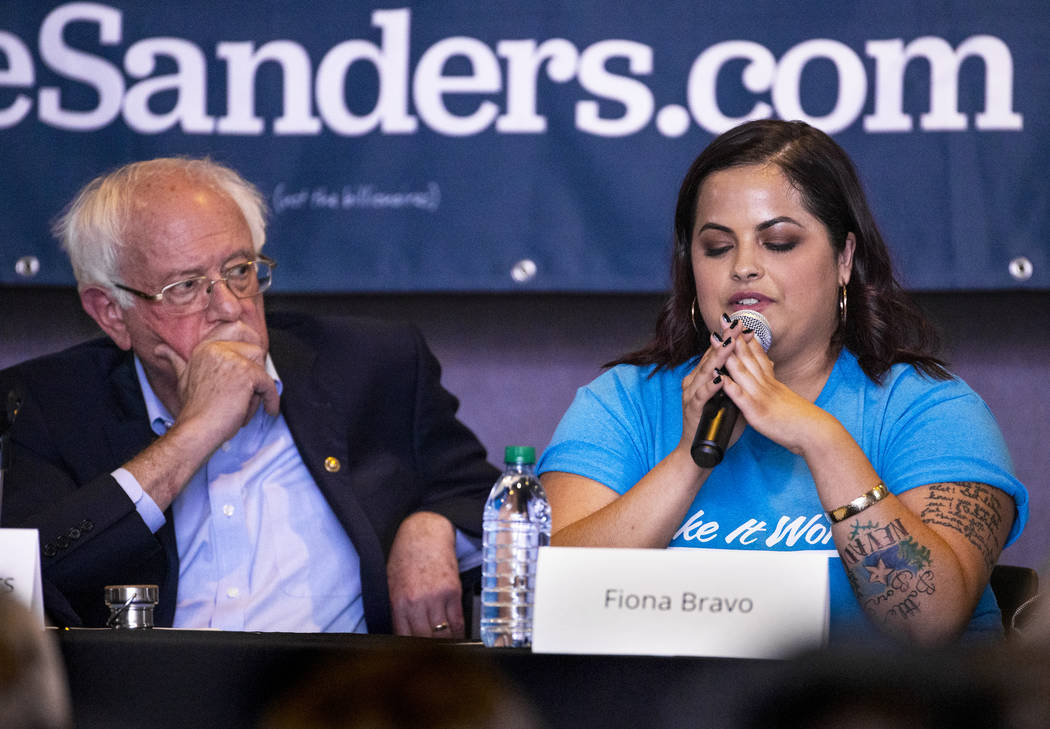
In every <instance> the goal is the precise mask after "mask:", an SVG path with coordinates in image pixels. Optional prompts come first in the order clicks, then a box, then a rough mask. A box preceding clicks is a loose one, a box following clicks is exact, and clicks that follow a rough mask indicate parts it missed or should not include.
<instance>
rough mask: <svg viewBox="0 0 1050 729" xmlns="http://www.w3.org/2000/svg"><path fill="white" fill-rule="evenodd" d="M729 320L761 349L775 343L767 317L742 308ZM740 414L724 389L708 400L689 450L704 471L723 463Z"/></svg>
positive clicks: (766, 348)
mask: <svg viewBox="0 0 1050 729" xmlns="http://www.w3.org/2000/svg"><path fill="white" fill-rule="evenodd" d="M729 318H730V319H733V320H736V321H739V322H740V324H741V325H743V328H744V329H751V330H753V331H754V332H755V338H756V339H758V342H759V344H761V345H762V349H764V350H766V351H767V352H768V351H769V345H771V344H772V343H773V331H772V330H771V329H770V328H769V322H768V321H766V318H765V317H764V316H762V315H761V314H759V313H758V312H757V311H752V310H751V309H741V310H740V311H737V312H735V313H733V314H731V315H730V316H729ZM739 415H740V410H739V409H738V408H737V406H736V403H734V402H733V401H732V400H730V399H729V395H727V394H726V392H725V390H719V391H718V392H716V393H715V394H714V395H713V396H712V397H711V399H710V400H708V401H707V403H706V404H705V405H704V410H703V412H702V413H700V423H699V424H698V425H697V427H696V435H695V436H693V445H692V447H691V448H690V449H689V453H690V454H691V455H692V456H693V461H694V462H695V463H696V465H698V466H700V467H701V468H714V467H715V466H717V465H718V464H719V463H721V462H722V456H724V455H725V452H726V448H728V447H729V436H731V435H732V434H733V426H734V425H736V419H737V416H739Z"/></svg>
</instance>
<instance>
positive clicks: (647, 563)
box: [532, 547, 830, 658]
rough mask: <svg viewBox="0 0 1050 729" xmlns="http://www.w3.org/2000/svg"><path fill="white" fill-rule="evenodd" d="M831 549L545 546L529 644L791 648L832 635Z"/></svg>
mask: <svg viewBox="0 0 1050 729" xmlns="http://www.w3.org/2000/svg"><path fill="white" fill-rule="evenodd" d="M829 554H830V552H826V551H817V552H764V551H754V552H752V551H742V550H724V549H591V548H578V547H543V548H542V549H540V553H539V562H538V564H537V567H536V597H535V600H536V602H535V609H534V613H533V637H532V649H533V651H535V652H537V653H592V654H642V655H688V656H720V657H730V658H785V657H790V656H791V655H793V654H795V653H797V652H799V651H802V650H806V649H810V648H817V647H819V646H822V645H824V644H825V643H826V641H827V631H828V556H829Z"/></svg>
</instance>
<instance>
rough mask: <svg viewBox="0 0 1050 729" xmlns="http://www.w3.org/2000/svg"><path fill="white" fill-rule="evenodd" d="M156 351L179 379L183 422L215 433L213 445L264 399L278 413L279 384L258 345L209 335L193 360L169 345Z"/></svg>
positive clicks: (230, 433)
mask: <svg viewBox="0 0 1050 729" xmlns="http://www.w3.org/2000/svg"><path fill="white" fill-rule="evenodd" d="M156 354H157V355H158V356H160V357H163V358H164V359H166V360H168V362H170V363H171V367H172V369H173V370H174V371H175V376H176V377H177V378H178V396H179V404H178V410H177V411H173V414H174V415H175V417H176V419H177V420H178V421H181V422H182V423H187V422H193V423H197V427H200V428H206V429H207V430H208V431H209V432H210V433H212V435H213V437H214V438H215V446H216V447H218V445H219V444H220V443H221V442H222V441H224V440H227V439H228V438H231V437H232V436H233V435H234V434H236V432H237V431H238V430H240V429H241V428H242V427H244V426H245V425H246V424H247V423H248V421H249V420H251V419H252V416H253V415H254V414H255V411H256V410H258V408H259V403H260V402H262V403H263V405H264V407H265V408H266V412H268V413H269V414H270V415H276V414H277V413H278V411H279V407H280V398H279V396H278V394H277V386H276V385H275V384H274V381H273V378H271V377H270V376H269V375H268V374H267V372H266V352H265V350H263V348H262V347H260V346H259V345H257V344H254V343H248V342H240V341H231V340H211V341H204V342H201V343H200V344H199V345H198V346H197V348H196V349H194V350H193V355H192V356H191V357H190V360H189V362H187V361H186V360H184V359H183V358H182V357H180V356H179V355H178V354H177V353H176V352H175V351H174V350H173V349H172V348H171V347H168V346H167V345H165V344H161V345H158V346H157V349H156Z"/></svg>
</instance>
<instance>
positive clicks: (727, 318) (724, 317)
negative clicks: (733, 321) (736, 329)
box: [722, 311, 729, 324]
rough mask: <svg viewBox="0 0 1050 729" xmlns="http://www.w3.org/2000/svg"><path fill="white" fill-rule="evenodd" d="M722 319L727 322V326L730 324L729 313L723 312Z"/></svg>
mask: <svg viewBox="0 0 1050 729" xmlns="http://www.w3.org/2000/svg"><path fill="white" fill-rule="evenodd" d="M722 319H723V320H724V321H725V323H726V324H728V323H729V314H727V313H725V312H724V311H723V312H722Z"/></svg>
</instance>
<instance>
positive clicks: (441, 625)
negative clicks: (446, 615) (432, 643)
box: [434, 623, 448, 633]
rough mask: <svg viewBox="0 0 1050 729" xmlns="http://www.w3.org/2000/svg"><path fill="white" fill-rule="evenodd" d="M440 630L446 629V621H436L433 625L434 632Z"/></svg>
mask: <svg viewBox="0 0 1050 729" xmlns="http://www.w3.org/2000/svg"><path fill="white" fill-rule="evenodd" d="M442 630H448V623H438V624H437V625H435V626H434V632H435V633H440V632H441V631H442Z"/></svg>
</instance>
